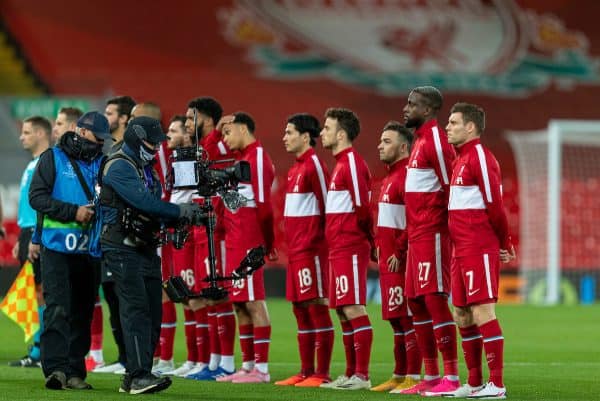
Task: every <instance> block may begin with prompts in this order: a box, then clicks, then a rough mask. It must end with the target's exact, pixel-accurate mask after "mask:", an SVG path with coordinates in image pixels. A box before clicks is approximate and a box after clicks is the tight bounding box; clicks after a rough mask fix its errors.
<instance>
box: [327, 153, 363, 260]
mask: <svg viewBox="0 0 600 401" xmlns="http://www.w3.org/2000/svg"><path fill="white" fill-rule="evenodd" d="M335 159H336V165H335V168H334V169H333V172H332V173H331V181H330V183H329V192H327V202H326V206H325V213H326V224H325V236H326V238H327V244H328V246H329V250H330V255H331V254H334V253H337V252H340V253H345V252H346V251H352V250H353V249H355V248H356V247H358V246H364V245H365V243H367V242H368V243H372V242H373V221H372V220H373V219H372V216H371V211H370V205H371V200H370V198H371V173H370V171H369V167H368V166H367V163H365V161H364V159H363V158H362V157H361V156H360V155H359V154H358V153H357V152H356V151H355V150H354V148H352V147H350V148H348V149H345V150H343V151H341V152H340V153H338V154H337V155H335ZM367 245H368V244H367Z"/></svg>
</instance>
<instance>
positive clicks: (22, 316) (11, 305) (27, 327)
mask: <svg viewBox="0 0 600 401" xmlns="http://www.w3.org/2000/svg"><path fill="white" fill-rule="evenodd" d="M0 309H1V310H2V312H4V313H6V316H8V317H9V318H11V319H12V320H14V321H15V323H17V324H18V325H19V326H21V328H22V329H23V331H24V332H25V342H27V341H29V339H30V338H31V337H32V336H33V335H34V334H35V332H36V331H38V329H39V328H40V322H39V320H38V312H37V309H38V305H37V299H36V297H35V282H34V281H33V266H32V265H31V262H29V261H27V262H25V263H24V264H23V267H22V268H21V271H20V272H19V274H18V275H17V278H15V282H14V283H13V285H12V286H11V287H10V289H9V290H8V292H7V293H6V296H5V297H4V300H3V301H2V303H0Z"/></svg>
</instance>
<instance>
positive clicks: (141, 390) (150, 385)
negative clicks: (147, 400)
mask: <svg viewBox="0 0 600 401" xmlns="http://www.w3.org/2000/svg"><path fill="white" fill-rule="evenodd" d="M170 385H171V379H170V378H169V377H158V376H155V375H153V374H151V373H148V374H147V375H145V376H142V377H136V378H134V379H132V380H131V386H130V387H129V394H150V393H157V392H159V391H162V390H164V389H166V388H168V387H169V386H170Z"/></svg>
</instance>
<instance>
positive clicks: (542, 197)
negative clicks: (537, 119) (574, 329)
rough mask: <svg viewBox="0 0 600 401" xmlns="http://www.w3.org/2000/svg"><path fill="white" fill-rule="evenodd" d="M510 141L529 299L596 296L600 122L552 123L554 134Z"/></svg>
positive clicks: (514, 136)
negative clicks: (515, 173) (513, 159)
mask: <svg viewBox="0 0 600 401" xmlns="http://www.w3.org/2000/svg"><path fill="white" fill-rule="evenodd" d="M507 138H508V141H509V143H510V144H511V146H512V149H513V153H514V156H515V163H516V167H517V174H518V186H519V203H520V217H519V222H520V249H519V259H520V272H521V275H522V277H523V278H524V282H525V287H524V292H525V293H524V298H525V299H526V300H528V301H529V302H537V303H540V301H543V303H546V304H556V303H558V302H560V301H561V299H562V300H563V301H564V300H565V298H568V299H569V300H571V301H572V300H573V297H574V296H575V297H577V296H579V298H580V299H582V300H583V299H584V298H585V297H589V296H590V292H591V294H592V296H594V295H593V294H595V292H596V291H595V289H596V286H597V283H598V281H600V280H599V279H600V251H599V249H600V210H599V209H600V200H598V201H596V199H597V198H598V197H600V196H599V195H600V120H598V121H596V120H594V121H586V120H550V122H549V124H548V128H547V129H546V130H540V131H529V132H516V131H511V132H508V133H507ZM584 283H585V285H584ZM583 292H585V293H583Z"/></svg>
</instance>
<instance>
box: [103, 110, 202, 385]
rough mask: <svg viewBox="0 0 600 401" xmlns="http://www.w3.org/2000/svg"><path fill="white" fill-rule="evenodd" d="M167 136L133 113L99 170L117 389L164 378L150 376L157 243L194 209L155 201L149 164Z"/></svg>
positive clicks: (156, 320)
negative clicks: (118, 347)
mask: <svg viewBox="0 0 600 401" xmlns="http://www.w3.org/2000/svg"><path fill="white" fill-rule="evenodd" d="M165 139H167V137H166V135H165V134H164V133H163V131H162V129H161V126H160V122H159V121H158V120H155V119H153V118H150V117H138V118H134V119H132V120H131V121H130V122H129V125H128V126H127V129H126V130H125V134H124V143H123V146H122V148H121V150H120V151H118V152H116V153H114V154H112V155H111V156H110V157H109V159H108V160H107V161H106V164H105V165H104V166H103V168H102V171H101V178H100V180H99V181H100V184H101V185H102V189H101V192H100V203H101V213H102V219H103V227H102V236H101V240H100V243H101V246H102V252H103V257H102V262H103V264H104V269H105V270H106V272H107V275H110V276H112V278H114V280H115V286H116V292H117V295H118V297H119V312H120V317H121V324H122V326H123V334H124V337H125V348H126V352H127V364H126V371H127V373H126V375H125V377H124V378H123V383H122V385H121V388H120V389H119V391H121V392H128V393H131V394H142V393H151V392H157V391H161V390H164V389H166V388H167V387H169V386H170V385H171V380H170V379H169V378H161V377H157V376H154V375H152V374H151V369H152V355H153V351H154V349H155V347H156V343H157V341H158V338H159V333H160V323H161V269H160V258H159V257H158V255H157V254H156V248H157V245H158V241H156V238H157V234H158V231H159V230H160V227H161V223H163V222H167V223H172V222H175V221H176V220H177V219H179V218H185V219H188V220H190V221H191V220H192V219H193V216H194V214H195V213H199V207H198V206H197V205H195V204H182V205H179V206H177V205H174V204H171V203H168V202H163V201H161V200H160V197H161V192H162V189H161V185H160V181H159V179H158V174H157V173H156V171H155V170H154V168H153V166H152V160H153V159H154V156H155V154H156V151H157V149H158V147H159V144H160V142H162V141H164V140H165Z"/></svg>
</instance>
